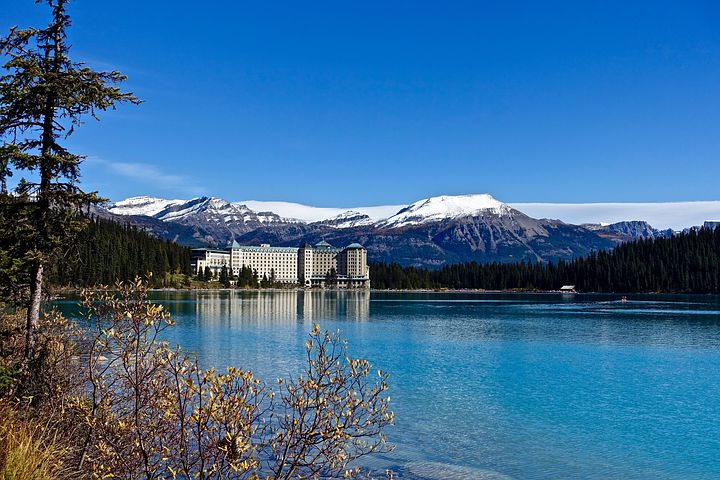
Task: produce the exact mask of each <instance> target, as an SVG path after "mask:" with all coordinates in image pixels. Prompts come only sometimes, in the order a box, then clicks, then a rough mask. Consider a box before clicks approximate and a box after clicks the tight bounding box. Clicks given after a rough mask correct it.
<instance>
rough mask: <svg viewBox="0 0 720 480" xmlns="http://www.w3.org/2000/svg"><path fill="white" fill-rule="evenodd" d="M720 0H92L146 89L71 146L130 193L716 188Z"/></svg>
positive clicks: (392, 194) (90, 178)
mask: <svg viewBox="0 0 720 480" xmlns="http://www.w3.org/2000/svg"><path fill="white" fill-rule="evenodd" d="M0 3H1V4H2V8H1V9H0V28H2V31H3V32H5V31H7V28H8V27H9V26H10V25H13V24H19V25H21V26H25V25H32V24H38V22H40V23H42V22H44V21H46V19H47V18H48V15H47V9H46V7H44V6H41V5H35V3H34V2H33V1H32V0H0ZM497 4H502V6H498V5H497ZM717 5H718V3H717V2H713V1H707V2H695V1H673V2H663V1H652V2H628V1H618V2H614V1H605V2H577V1H566V2H553V1H546V2H493V3H490V2H487V3H484V2H439V1H437V2H419V1H405V2H403V1H395V2H386V1H377V2H375V1H363V2H349V1H312V2H297V1H294V2H280V1H275V2H266V1H254V2H244V1H212V2H178V1H155V0H153V1H148V0H125V1H123V2H114V1H113V2H111V1H101V0H76V1H74V2H73V3H72V4H71V7H70V13H71V14H72V15H73V17H74V27H73V29H72V30H71V42H72V44H73V52H74V56H75V57H76V58H77V59H82V60H85V61H87V62H88V63H90V64H91V65H93V66H95V67H99V68H111V67H112V68H118V69H120V70H121V71H123V72H124V73H126V74H127V75H128V76H129V81H128V82H127V84H126V86H127V88H129V89H130V90H132V91H134V92H135V93H136V94H137V95H138V96H139V97H141V98H142V99H143V100H144V101H145V103H144V104H143V105H141V106H140V107H134V108H122V109H120V110H119V111H117V112H113V113H110V114H106V115H104V116H103V120H102V121H101V122H100V123H95V122H94V121H88V123H87V125H86V126H85V127H84V128H82V129H81V130H80V131H79V132H78V133H77V134H76V135H75V136H74V138H73V145H74V147H75V150H77V151H78V152H80V153H84V154H87V155H88V156H89V157H90V159H89V161H88V163H87V165H86V166H85V168H84V179H83V182H84V185H85V187H86V188H88V189H91V188H92V189H99V190H100V191H101V193H102V194H104V195H105V196H107V197H110V198H112V199H114V200H118V199H121V198H124V197H126V196H131V195H140V194H148V195H155V196H161V197H175V198H188V197H192V196H196V195H198V194H210V195H215V196H220V197H224V198H227V199H229V200H241V199H258V200H288V201H297V202H301V203H308V204H313V205H317V206H352V205H368V204H387V203H391V204H402V203H409V202H411V201H414V200H416V199H418V198H423V197H426V196H430V195H437V194H443V193H446V194H459V193H479V192H489V193H492V194H493V195H494V196H496V197H497V198H499V199H501V200H504V201H508V202H532V201H535V202H538V201H547V202H596V201H618V202H620V201H663V200H716V199H720V7H718V6H717Z"/></svg>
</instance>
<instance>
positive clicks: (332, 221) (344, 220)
mask: <svg viewBox="0 0 720 480" xmlns="http://www.w3.org/2000/svg"><path fill="white" fill-rule="evenodd" d="M373 223H375V222H374V221H373V219H372V218H370V217H369V216H368V215H365V214H363V213H360V212H358V211H355V210H348V211H347V212H343V213H341V214H340V215H337V216H335V217H333V218H328V219H327V220H322V221H320V222H314V224H315V225H324V226H327V227H331V228H354V227H362V226H366V225H372V224H373Z"/></svg>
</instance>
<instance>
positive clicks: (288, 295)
mask: <svg viewBox="0 0 720 480" xmlns="http://www.w3.org/2000/svg"><path fill="white" fill-rule="evenodd" d="M194 303H195V314H196V316H197V322H198V324H199V325H218V324H223V323H227V324H233V323H238V322H242V323H258V324H278V323H287V324H291V323H296V322H298V321H300V322H312V321H322V320H355V321H364V320H367V318H368V314H369V310H370V292H367V291H326V290H287V291H255V292H252V291H249V292H248V291H241V292H240V291H239V292H233V291H229V292H228V291H222V292H220V291H219V292H198V293H197V296H196V297H195V302H194Z"/></svg>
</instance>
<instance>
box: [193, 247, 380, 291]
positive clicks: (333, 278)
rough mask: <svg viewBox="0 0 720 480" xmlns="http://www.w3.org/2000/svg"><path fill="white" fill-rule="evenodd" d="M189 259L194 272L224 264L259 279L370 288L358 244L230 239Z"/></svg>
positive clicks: (216, 271) (234, 271)
mask: <svg viewBox="0 0 720 480" xmlns="http://www.w3.org/2000/svg"><path fill="white" fill-rule="evenodd" d="M190 262H191V263H190V266H191V269H192V271H193V272H194V273H195V274H198V273H202V272H203V271H204V270H205V267H209V268H210V271H211V272H213V274H214V275H218V274H219V272H220V270H221V269H222V267H223V266H224V267H226V268H227V269H228V270H229V271H231V272H232V274H233V275H237V274H238V273H240V269H241V268H242V267H250V268H251V269H252V270H253V271H254V272H256V273H257V278H258V279H262V278H263V277H265V278H267V279H273V278H274V279H275V281H278V282H283V283H300V284H302V285H305V286H307V287H313V286H322V287H325V286H330V284H332V286H337V287H339V288H369V287H370V271H369V269H368V266H367V250H365V248H364V247H363V246H362V245H360V244H358V243H353V244H350V245H348V246H347V247H345V248H335V247H333V246H332V245H330V244H329V243H327V242H325V241H322V242H319V243H317V244H315V245H310V244H308V243H305V244H304V245H303V246H301V247H300V248H296V247H271V246H270V245H268V244H262V245H260V246H259V247H251V246H242V245H239V244H238V243H237V242H235V241H233V243H232V245H231V246H230V248H229V250H214V249H208V248H200V249H195V250H193V251H192V254H191V260H190ZM333 272H334V274H333Z"/></svg>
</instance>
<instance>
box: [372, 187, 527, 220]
mask: <svg viewBox="0 0 720 480" xmlns="http://www.w3.org/2000/svg"><path fill="white" fill-rule="evenodd" d="M512 211H513V209H512V208H510V207H509V206H508V205H506V204H504V203H502V202H501V201H499V200H496V199H495V198H493V197H492V196H491V195H488V194H486V193H483V194H474V195H454V196H451V195H442V196H439V197H431V198H426V199H424V200H419V201H417V202H415V203H413V204H412V205H410V206H408V207H406V208H403V209H402V210H400V211H399V212H398V213H396V214H395V215H393V216H392V217H390V218H388V219H386V220H383V221H381V222H378V226H380V227H386V228H399V227H405V226H408V225H419V224H423V223H430V222H438V221H442V220H447V219H452V218H458V217H466V216H477V215H482V214H492V215H500V216H502V215H509V214H511V212H512Z"/></svg>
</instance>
